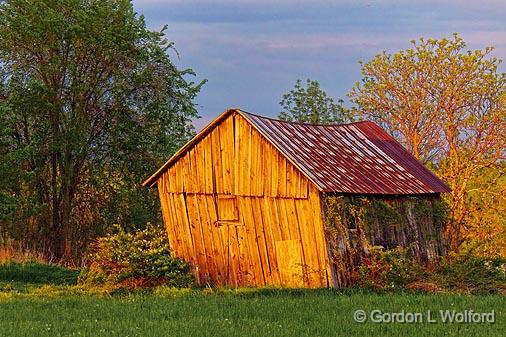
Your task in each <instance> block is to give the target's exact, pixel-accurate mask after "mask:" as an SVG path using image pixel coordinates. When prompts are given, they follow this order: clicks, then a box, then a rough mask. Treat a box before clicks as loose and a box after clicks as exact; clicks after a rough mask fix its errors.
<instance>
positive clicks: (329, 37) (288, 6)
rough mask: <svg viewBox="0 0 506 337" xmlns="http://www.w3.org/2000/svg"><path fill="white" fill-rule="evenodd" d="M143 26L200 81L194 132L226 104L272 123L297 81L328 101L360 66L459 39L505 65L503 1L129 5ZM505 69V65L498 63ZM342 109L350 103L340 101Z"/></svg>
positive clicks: (190, 0) (247, 0)
mask: <svg viewBox="0 0 506 337" xmlns="http://www.w3.org/2000/svg"><path fill="white" fill-rule="evenodd" d="M133 4H134V8H135V10H136V12H137V13H139V14H143V15H144V16H145V19H146V24H147V26H148V27H149V28H150V29H154V30H155V29H156V30H158V29H160V28H161V27H163V26H164V25H167V27H168V28H167V31H166V34H167V38H168V39H169V40H171V41H174V43H175V47H176V49H177V51H178V54H179V56H177V55H173V61H174V62H175V63H176V64H177V65H178V66H179V67H180V68H192V69H193V70H194V71H195V72H196V74H197V76H196V77H195V78H193V79H192V80H194V81H197V82H198V81H200V80H202V79H207V81H208V82H207V83H206V84H205V85H204V87H203V88H202V91H201V93H200V94H199V96H198V98H197V99H196V103H197V104H198V111H199V114H200V116H201V118H200V119H198V120H195V121H194V124H195V126H196V129H197V131H198V130H199V129H201V128H202V127H204V126H205V125H207V124H208V123H209V122H210V121H211V120H213V119H214V118H215V117H216V116H218V115H219V114H220V113H221V112H223V111H224V110H226V109H228V108H241V109H244V110H247V111H250V112H254V113H257V114H260V115H264V116H270V117H275V116H277V115H278V113H279V111H280V106H279V101H280V100H281V96H282V95H283V94H284V93H286V92H288V91H289V90H290V89H291V88H293V86H294V84H295V81H296V80H297V79H302V80H304V79H306V78H310V79H313V80H318V81H319V82H320V84H321V86H322V88H323V89H324V90H325V91H326V92H327V94H329V95H330V96H332V97H334V98H335V99H338V98H342V99H344V100H345V101H346V94H347V93H348V92H349V91H350V89H351V88H352V87H353V85H354V84H355V83H356V82H357V81H359V80H360V79H361V75H360V64H359V61H364V62H366V61H368V60H370V59H371V58H372V57H373V56H374V55H376V54H378V53H380V52H382V51H386V52H388V53H394V52H396V51H398V50H401V49H406V48H409V47H410V41H411V40H413V39H418V38H420V37H424V38H438V39H439V38H443V37H451V36H452V34H453V33H459V34H460V36H461V37H462V38H464V40H465V41H466V42H467V44H468V47H469V48H470V49H483V48H485V47H486V46H494V47H495V50H494V52H493V54H492V55H493V56H495V57H497V58H499V59H503V60H506V0H481V1H477V0H467V1H465V0H460V1H459V0H447V1H444V0H441V1H433V0H426V1H421V0H405V1H400V0H384V1H380V0H377V1H373V0H370V1H359V0H357V1H352V0H343V1H330V0H313V1H297V0H291V1H290V0H270V1H269V0H256V1H253V0H235V1H234V0H214V1H212V0H133ZM500 70H501V71H505V70H506V67H505V65H504V64H502V65H501V67H500ZM347 104H348V103H347Z"/></svg>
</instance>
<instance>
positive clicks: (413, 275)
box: [357, 247, 425, 289]
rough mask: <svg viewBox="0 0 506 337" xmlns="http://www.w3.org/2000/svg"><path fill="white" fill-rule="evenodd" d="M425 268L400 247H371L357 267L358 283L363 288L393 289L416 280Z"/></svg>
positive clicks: (423, 272)
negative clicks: (385, 248)
mask: <svg viewBox="0 0 506 337" xmlns="http://www.w3.org/2000/svg"><path fill="white" fill-rule="evenodd" d="M424 274H425V270H424V268H423V267H422V266H420V265H419V264H418V263H416V262H415V261H413V259H411V258H409V257H408V256H407V255H406V253H405V251H404V250H403V249H401V248H395V249H390V250H383V249H382V248H379V247H373V248H372V249H371V251H370V255H369V256H367V257H366V258H364V259H363V261H362V262H361V264H360V265H359V267H358V282H357V283H358V285H359V286H360V287H364V288H374V289H395V288H402V287H405V286H406V285H407V284H409V283H411V282H414V281H416V280H417V279H419V278H420V277H421V276H422V275H424Z"/></svg>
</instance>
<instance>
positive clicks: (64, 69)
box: [0, 0, 203, 259]
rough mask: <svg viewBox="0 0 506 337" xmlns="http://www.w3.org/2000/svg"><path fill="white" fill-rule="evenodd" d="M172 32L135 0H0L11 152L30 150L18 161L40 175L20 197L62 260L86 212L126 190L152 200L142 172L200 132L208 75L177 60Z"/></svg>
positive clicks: (1, 67) (0, 53) (0, 58)
mask: <svg viewBox="0 0 506 337" xmlns="http://www.w3.org/2000/svg"><path fill="white" fill-rule="evenodd" d="M164 30H165V29H163V30H162V31H160V32H153V31H149V30H148V29H147V28H146V25H145V22H144V18H143V17H142V16H138V15H137V14H136V13H135V12H134V10H133V6H132V4H131V2H130V1H128V0H110V1H98V0H97V1H87V0H30V1H28V0H8V1H4V2H2V3H1V4H0V73H2V74H5V76H3V80H2V87H3V88H5V91H6V92H5V96H6V100H5V102H4V103H3V105H4V107H5V108H4V110H3V111H4V112H3V114H4V116H3V118H2V120H4V121H7V122H8V125H7V126H8V128H9V129H10V131H9V136H8V139H9V150H10V152H13V151H19V150H20V149H26V150H27V151H29V153H30V156H29V157H28V158H26V159H22V158H18V159H17V160H19V164H20V167H22V168H23V169H24V171H25V172H30V173H31V174H30V176H31V177H30V180H29V181H27V184H29V186H28V187H25V188H24V191H18V192H17V193H18V194H23V193H25V194H29V196H30V198H32V199H33V200H34V202H35V203H37V204H38V205H39V206H40V211H39V212H38V213H37V215H36V217H34V218H32V219H31V222H32V223H33V224H35V225H34V226H36V231H35V232H37V233H44V235H42V236H41V237H39V239H41V240H42V241H44V240H45V239H47V240H46V246H47V251H48V254H52V255H53V256H54V257H55V258H56V259H61V258H64V257H68V256H69V255H71V253H72V245H73V241H75V240H73V239H76V238H75V237H73V233H74V234H76V233H77V234H79V231H80V227H79V226H80V220H82V219H76V218H75V217H76V216H77V215H79V214H81V215H83V214H85V213H86V212H87V211H86V208H87V209H88V210H89V211H94V208H96V207H101V206H104V205H106V204H109V205H111V202H113V201H112V200H111V197H112V194H111V193H113V192H114V193H116V192H118V189H119V188H121V187H125V186H126V191H127V192H128V193H131V191H136V192H135V193H137V194H139V193H141V194H144V196H145V198H148V199H149V196H146V193H147V192H144V191H143V192H137V190H136V189H135V187H136V186H138V185H139V182H140V181H141V179H142V178H141V177H140V173H141V172H142V175H144V174H145V172H149V171H151V170H152V169H153V167H156V166H157V165H159V164H160V163H161V161H162V158H166V156H167V154H169V153H171V152H173V151H175V150H176V149H177V148H178V147H179V146H180V145H181V144H182V143H183V142H184V141H185V140H186V139H187V138H188V137H189V136H190V135H191V134H192V133H193V126H192V125H191V118H193V117H196V116H197V112H196V109H195V105H194V104H193V102H192V99H193V98H194V97H195V96H196V95H197V93H198V92H199V90H200V87H201V85H202V83H203V82H201V83H199V84H195V83H193V82H191V81H188V80H187V79H186V77H187V76H188V75H194V74H193V72H192V71H191V70H178V69H177V68H176V67H175V66H174V64H173V63H172V62H171V60H170V57H169V55H168V52H169V51H170V50H171V49H173V44H172V43H171V42H169V41H167V40H166V38H165V34H164ZM4 140H5V138H4ZM2 188H3V186H0V189H2ZM116 194H117V193H116ZM90 198H91V199H90ZM91 200H93V201H95V202H100V203H102V204H103V205H101V204H96V205H93V206H91V205H90V204H89V202H90V201H91ZM104 207H105V206H104ZM86 214H89V212H88V213H86ZM83 216H84V215H83ZM90 221H97V219H92V220H90ZM76 240H77V239H76Z"/></svg>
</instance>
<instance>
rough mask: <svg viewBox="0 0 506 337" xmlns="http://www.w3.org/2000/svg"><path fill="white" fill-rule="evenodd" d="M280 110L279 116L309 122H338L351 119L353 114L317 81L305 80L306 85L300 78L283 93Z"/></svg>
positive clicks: (289, 119)
mask: <svg viewBox="0 0 506 337" xmlns="http://www.w3.org/2000/svg"><path fill="white" fill-rule="evenodd" d="M279 104H280V105H281V108H282V111H281V112H280V113H279V118H280V119H282V120H286V121H295V122H301V123H311V124H339V123H346V122H350V121H352V120H353V114H352V113H351V111H350V110H349V109H346V108H345V107H343V105H342V104H343V100H341V99H339V100H338V101H337V103H336V102H335V101H334V99H333V98H332V97H328V96H327V93H326V92H325V91H323V89H321V88H320V84H319V83H318V81H313V80H310V79H307V80H306V87H304V86H303V84H302V81H301V80H297V81H296V82H295V86H294V88H293V89H292V90H290V92H288V93H287V94H284V95H283V98H282V99H281V102H279Z"/></svg>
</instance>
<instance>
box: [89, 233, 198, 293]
mask: <svg viewBox="0 0 506 337" xmlns="http://www.w3.org/2000/svg"><path fill="white" fill-rule="evenodd" d="M90 260H91V263H90V265H89V267H88V268H85V269H84V270H83V272H82V273H81V275H80V283H81V284H84V285H103V286H109V287H110V288H112V289H120V288H122V289H125V288H126V289H136V288H146V287H154V286H158V285H168V286H173V287H188V286H191V285H192V284H193V275H192V274H191V273H190V268H189V265H188V263H186V262H185V261H184V260H182V259H179V258H176V257H173V256H171V255H170V251H169V246H168V241H167V234H166V233H165V231H164V230H163V229H162V228H160V227H157V226H154V225H151V224H148V225H147V226H146V228H145V229H143V230H138V231H135V232H131V233H127V232H125V231H124V230H123V229H121V228H120V227H117V232H116V233H115V234H112V235H108V236H106V237H102V238H100V239H98V241H97V242H96V244H95V246H94V249H93V253H92V254H91V257H90Z"/></svg>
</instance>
